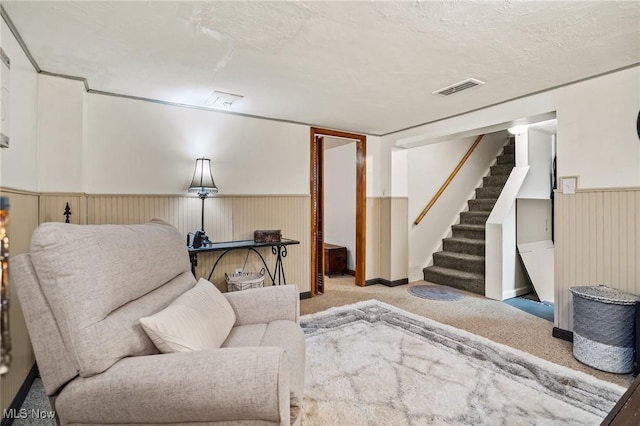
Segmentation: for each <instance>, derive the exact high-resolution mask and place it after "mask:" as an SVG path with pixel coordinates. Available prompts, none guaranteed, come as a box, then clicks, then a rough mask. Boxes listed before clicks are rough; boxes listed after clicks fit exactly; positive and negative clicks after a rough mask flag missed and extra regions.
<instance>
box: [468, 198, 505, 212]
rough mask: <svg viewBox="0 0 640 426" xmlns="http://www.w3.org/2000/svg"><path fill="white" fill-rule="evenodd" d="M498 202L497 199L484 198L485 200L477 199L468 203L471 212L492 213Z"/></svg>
mask: <svg viewBox="0 0 640 426" xmlns="http://www.w3.org/2000/svg"><path fill="white" fill-rule="evenodd" d="M496 201H498V200H497V199H496V198H483V199H480V200H478V199H475V200H469V201H467V204H468V205H469V211H478V210H480V211H488V212H490V211H491V210H492V209H493V206H494V205H495V204H496Z"/></svg>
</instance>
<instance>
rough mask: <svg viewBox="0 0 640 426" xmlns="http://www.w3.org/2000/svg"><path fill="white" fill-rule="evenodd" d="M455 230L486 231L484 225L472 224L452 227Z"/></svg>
mask: <svg viewBox="0 0 640 426" xmlns="http://www.w3.org/2000/svg"><path fill="white" fill-rule="evenodd" d="M451 228H453V229H460V230H465V231H484V228H485V227H484V225H476V224H471V223H460V224H457V225H452V226H451Z"/></svg>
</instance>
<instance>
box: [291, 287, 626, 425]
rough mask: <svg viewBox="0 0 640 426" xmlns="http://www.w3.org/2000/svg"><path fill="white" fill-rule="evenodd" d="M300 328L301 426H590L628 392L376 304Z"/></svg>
mask: <svg viewBox="0 0 640 426" xmlns="http://www.w3.org/2000/svg"><path fill="white" fill-rule="evenodd" d="M301 325H302V327H303V329H304V331H305V335H306V341H307V365H306V379H305V380H306V381H305V400H304V407H303V408H304V413H303V418H302V424H303V425H305V426H308V425H350V426H357V425H367V426H370V425H427V424H432V425H509V426H511V425H556V424H557V425H597V424H599V423H600V422H601V420H602V419H603V418H604V417H605V416H606V415H607V413H608V412H609V411H610V410H611V409H612V408H613V406H614V405H615V403H616V402H617V400H618V399H619V398H620V397H621V396H622V394H623V393H624V391H625V389H624V388H623V387H620V386H618V385H615V384H612V383H608V382H604V381H602V380H599V379H596V378H595V377H593V376H589V375H587V374H584V373H582V372H579V371H575V370H571V369H569V368H566V367H563V366H559V365H556V364H553V363H550V362H548V361H545V360H542V359H540V358H537V357H534V356H533V355H530V354H527V353H524V352H521V351H518V350H515V349H513V348H510V347H507V346H504V345H501V344H498V343H495V342H492V341H490V340H488V339H485V338H483V337H480V336H477V335H474V334H471V333H468V332H466V331H463V330H459V329H456V328H454V327H450V326H447V325H444V324H441V323H438V322H436V321H433V320H429V319H427V318H423V317H420V316H418V315H414V314H411V313H409V312H406V311H403V310H401V309H398V308H396V307H393V306H391V305H388V304H385V303H382V302H379V301H376V300H371V301H365V302H359V303H356V304H352V305H347V306H342V307H338V308H332V309H329V310H326V311H323V312H319V313H316V314H312V315H306V316H303V317H302V319H301Z"/></svg>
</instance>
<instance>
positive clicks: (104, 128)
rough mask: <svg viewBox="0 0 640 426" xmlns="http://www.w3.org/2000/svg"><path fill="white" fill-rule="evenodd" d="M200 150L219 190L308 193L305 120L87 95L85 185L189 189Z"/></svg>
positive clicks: (92, 189) (103, 189)
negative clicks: (263, 117)
mask: <svg viewBox="0 0 640 426" xmlns="http://www.w3.org/2000/svg"><path fill="white" fill-rule="evenodd" d="M201 156H205V157H208V158H211V167H212V172H213V178H214V180H215V182H216V184H217V185H218V187H219V188H220V192H221V193H222V194H308V193H309V128H308V127H307V126H302V125H296V124H291V123H282V122H276V121H269V120H261V119H255V118H249V117H242V116H237V115H231V114H223V113H216V112H211V111H204V110H198V109H191V108H181V107H175V106H168V105H162V104H157V103H151V102H142V101H136V100H131V99H123V98H116V97H111V96H103V95H91V94H90V95H89V96H88V120H87V141H86V155H85V161H86V167H85V170H86V175H85V176H86V192H89V193H95V194H100V193H102V194H110V193H118V194H180V193H186V189H187V187H188V185H189V182H190V181H191V177H192V175H193V169H194V164H195V159H196V158H197V157H201Z"/></svg>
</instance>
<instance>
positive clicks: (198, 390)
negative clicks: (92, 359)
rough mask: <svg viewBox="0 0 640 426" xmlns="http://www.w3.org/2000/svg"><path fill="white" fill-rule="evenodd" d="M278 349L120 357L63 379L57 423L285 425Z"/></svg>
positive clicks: (282, 358)
mask: <svg viewBox="0 0 640 426" xmlns="http://www.w3.org/2000/svg"><path fill="white" fill-rule="evenodd" d="M289 389H290V386H289V367H288V365H287V358H286V355H285V352H284V350H283V349H282V348H276V347H244V348H228V349H227V348H223V349H215V350H211V351H196V352H181V353H172V354H162V355H149V356H138V357H130V358H124V359H122V360H120V361H118V362H117V363H116V364H114V365H113V366H112V367H111V368H109V369H108V370H107V371H105V372H104V373H101V374H98V375H96V376H93V377H88V378H80V377H79V378H77V379H75V380H73V381H72V382H70V383H69V384H67V386H66V387H65V388H64V389H63V390H62V391H61V392H60V394H59V395H58V397H57V398H56V401H55V405H56V411H57V412H58V414H59V416H60V419H61V420H62V421H63V423H65V424H66V423H82V424H87V423H99V424H109V423H118V424H119V423H157V424H160V423H188V422H215V421H220V422H222V421H229V422H233V421H241V420H244V421H247V420H262V421H264V422H268V423H274V424H280V425H287V424H289V422H290V419H289V413H290V390H289Z"/></svg>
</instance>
